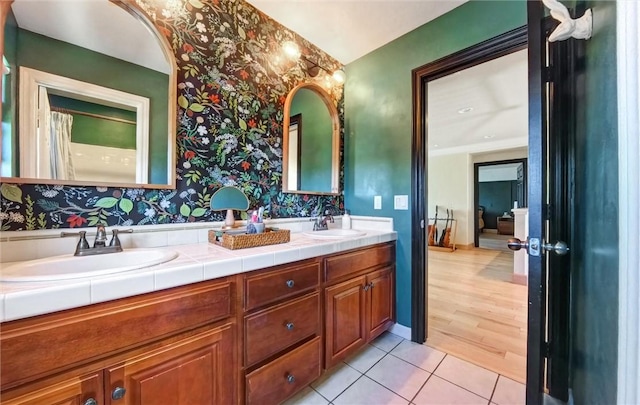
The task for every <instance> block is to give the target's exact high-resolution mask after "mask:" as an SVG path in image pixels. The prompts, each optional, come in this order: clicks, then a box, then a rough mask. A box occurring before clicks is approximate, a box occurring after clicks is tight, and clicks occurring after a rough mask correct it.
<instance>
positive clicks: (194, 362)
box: [105, 326, 237, 405]
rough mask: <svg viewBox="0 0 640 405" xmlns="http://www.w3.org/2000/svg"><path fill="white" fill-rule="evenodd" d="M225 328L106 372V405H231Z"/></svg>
mask: <svg viewBox="0 0 640 405" xmlns="http://www.w3.org/2000/svg"><path fill="white" fill-rule="evenodd" d="M233 346H234V339H233V331H232V329H231V326H227V327H224V328H220V329H214V330H211V331H207V332H204V333H202V334H199V335H196V336H193V337H190V338H186V339H184V340H181V341H179V342H176V343H172V344H169V345H167V346H165V347H163V348H161V349H158V350H155V351H153V352H151V353H149V354H147V355H143V356H139V357H136V358H133V359H131V360H128V361H126V362H125V363H124V364H122V365H118V366H115V367H113V368H111V369H108V370H107V371H106V378H105V380H106V383H107V389H108V391H107V392H106V393H105V396H106V404H111V405H183V404H184V405H187V404H202V405H206V404H210V405H215V404H231V403H235V400H234V392H235V380H236V379H237V378H236V377H237V373H235V372H234V370H235V367H234V366H233V365H234V358H235V356H234V348H233Z"/></svg>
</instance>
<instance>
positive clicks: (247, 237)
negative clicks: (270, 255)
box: [209, 228, 291, 249]
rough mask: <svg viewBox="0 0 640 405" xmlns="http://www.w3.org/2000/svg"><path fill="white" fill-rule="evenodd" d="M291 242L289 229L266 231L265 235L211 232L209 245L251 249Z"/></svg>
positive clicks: (269, 229) (268, 229)
mask: <svg viewBox="0 0 640 405" xmlns="http://www.w3.org/2000/svg"><path fill="white" fill-rule="evenodd" d="M290 240H291V231H289V230H288V229H281V230H273V229H271V228H267V229H265V231H264V232H263V233H251V234H249V233H241V234H236V235H232V234H229V233H226V232H221V231H214V230H210V231H209V243H215V244H216V245H220V246H222V247H225V248H227V249H244V248H250V247H258V246H267V245H276V244H278V243H287V242H289V241H290Z"/></svg>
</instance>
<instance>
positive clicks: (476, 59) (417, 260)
mask: <svg viewBox="0 0 640 405" xmlns="http://www.w3.org/2000/svg"><path fill="white" fill-rule="evenodd" d="M527 31H528V30H527V26H526V25H525V26H522V27H519V28H516V29H514V30H511V31H508V32H505V33H504V34H501V35H498V36H496V37H494V38H491V39H488V40H486V41H483V42H480V43H479V44H476V45H473V46H471V47H469V48H466V49H463V50H461V51H459V52H456V53H453V54H451V55H449V56H445V57H443V58H441V59H438V60H436V61H434V62H431V63H428V64H426V65H424V66H421V67H418V68H416V69H413V70H412V72H411V75H412V94H413V136H412V141H411V142H412V148H411V149H412V151H413V154H412V156H411V212H412V217H413V218H416V219H417V220H416V221H412V224H411V235H412V237H411V252H412V264H411V340H412V341H414V342H418V343H424V342H425V341H426V338H427V306H426V304H427V294H428V289H427V284H426V283H427V268H426V264H427V249H426V246H427V245H426V235H425V228H426V223H427V215H426V207H427V175H426V172H427V171H426V168H427V164H428V151H427V150H426V147H427V138H428V133H427V129H428V124H427V123H428V116H427V108H426V107H427V106H426V104H425V103H424V100H426V96H427V86H426V85H425V84H426V83H427V82H429V81H431V80H435V79H438V78H440V77H443V76H447V75H449V74H451V73H455V72H457V71H460V70H463V69H467V68H469V67H472V66H475V65H479V64H481V63H484V62H487V61H490V60H492V59H496V58H499V57H501V56H505V55H508V54H510V53H512V52H516V51H519V50H522V49H526V48H527Z"/></svg>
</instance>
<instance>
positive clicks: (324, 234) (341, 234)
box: [304, 229, 367, 239]
mask: <svg viewBox="0 0 640 405" xmlns="http://www.w3.org/2000/svg"><path fill="white" fill-rule="evenodd" d="M304 234H305V235H306V236H309V237H311V238H315V239H329V238H332V239H335V238H343V239H344V238H356V237H358V236H363V235H366V234H367V233H366V232H363V231H358V230H355V229H327V230H326V231H312V232H305V233H304Z"/></svg>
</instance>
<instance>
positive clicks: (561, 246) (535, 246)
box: [507, 238, 569, 256]
mask: <svg viewBox="0 0 640 405" xmlns="http://www.w3.org/2000/svg"><path fill="white" fill-rule="evenodd" d="M543 242H544V241H543ZM507 247H508V248H509V249H511V250H520V249H525V250H526V251H527V252H528V253H529V254H530V255H531V256H540V247H542V249H544V250H545V251H547V252H554V253H555V254H557V255H558V256H562V255H566V254H567V253H568V252H569V247H568V246H567V244H566V243H565V242H563V241H561V240H559V241H557V242H556V243H542V244H540V241H539V239H538V238H530V239H528V240H526V241H524V242H523V241H521V240H520V239H518V238H511V239H509V240H508V241H507Z"/></svg>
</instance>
